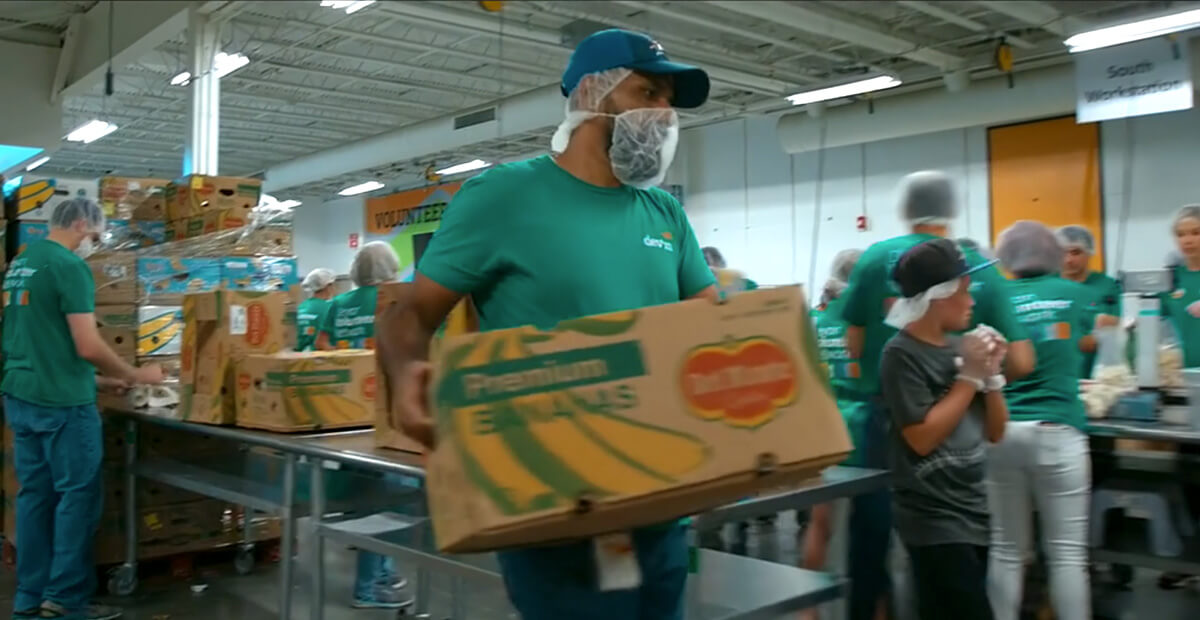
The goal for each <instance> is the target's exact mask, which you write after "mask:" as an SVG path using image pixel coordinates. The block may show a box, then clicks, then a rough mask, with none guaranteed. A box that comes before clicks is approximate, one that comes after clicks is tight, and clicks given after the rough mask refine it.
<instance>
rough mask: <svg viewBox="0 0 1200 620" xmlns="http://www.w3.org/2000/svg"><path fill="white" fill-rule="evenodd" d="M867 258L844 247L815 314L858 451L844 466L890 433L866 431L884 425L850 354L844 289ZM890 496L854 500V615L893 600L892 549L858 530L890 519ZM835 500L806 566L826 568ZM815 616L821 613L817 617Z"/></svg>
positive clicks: (809, 544)
mask: <svg viewBox="0 0 1200 620" xmlns="http://www.w3.org/2000/svg"><path fill="white" fill-rule="evenodd" d="M861 256H862V250H842V251H841V252H838V254H837V256H834V258H833V267H832V268H831V269H830V273H829V279H827V280H826V281H825V286H824V288H823V289H822V291H821V305H820V306H818V307H817V309H816V310H815V311H814V312H813V320H814V321H815V322H816V327H817V347H818V348H819V350H820V352H821V361H822V362H824V364H825V368H826V370H827V372H828V374H829V380H830V383H831V384H832V386H833V390H834V395H835V396H836V397H837V403H838V409H840V410H841V412H842V417H843V418H844V419H845V421H846V428H847V430H849V431H850V438H851V439H852V440H853V442H854V445H855V446H856V449H855V450H854V452H851V453H850V456H849V457H847V458H846V460H845V461H843V462H842V464H843V465H854V466H860V467H861V466H864V465H866V462H865V461H864V459H863V452H862V450H861V449H858V446H865V445H869V444H870V443H871V442H875V443H878V442H882V441H886V438H884V437H874V438H869V437H867V436H866V434H867V433H868V432H870V431H872V430H878V429H882V428H883V427H882V425H879V424H874V425H872V424H870V422H871V421H870V419H869V416H870V413H871V409H870V408H869V407H868V406H867V403H868V402H869V400H870V398H869V396H868V395H867V394H865V393H863V392H862V389H861V387H860V385H859V383H860V381H861V378H862V370H861V369H860V368H859V365H858V360H857V359H855V358H854V357H853V356H852V355H850V351H849V349H848V348H847V347H846V322H845V321H844V320H843V319H842V292H843V291H845V289H846V284H847V282H848V281H849V279H850V273H851V272H852V271H853V270H854V265H855V263H857V262H858V259H859V257H861ZM886 499H887V497H886V495H884V496H882V497H873V496H870V495H867V496H863V495H859V496H855V497H854V498H852V499H851V503H850V515H849V521H848V522H849V524H850V531H851V534H850V535H849V537H848V540H847V542H848V544H849V547H848V549H847V555H848V558H847V559H848V566H849V571H848V575H849V577H850V617H852V618H884V617H886V615H887V614H886V612H887V606H886V603H887V600H886V598H885V597H884V596H883V595H884V588H885V587H886V585H887V581H888V577H887V573H886V572H884V570H883V567H884V566H885V560H886V556H887V547H886V546H883V547H879V548H872V549H868V548H864V547H862V545H863V544H878V539H877V537H874V536H871V535H868V536H865V537H860V536H857V535H855V533H854V532H855V531H866V532H868V533H870V532H872V531H873V528H872V526H871V524H870V522H871V521H874V520H883V521H885V522H889V523H890V518H889V515H890V508H891V507H890V506H889V505H888V504H887V502H886ZM833 507H834V504H821V505H818V506H814V507H813V510H812V520H811V522H810V523H809V526H808V530H807V531H806V533H805V539H804V567H805V568H809V569H813V570H823V569H824V568H825V560H826V553H827V548H828V544H829V538H830V537H831V536H832V535H833ZM813 617H815V616H813Z"/></svg>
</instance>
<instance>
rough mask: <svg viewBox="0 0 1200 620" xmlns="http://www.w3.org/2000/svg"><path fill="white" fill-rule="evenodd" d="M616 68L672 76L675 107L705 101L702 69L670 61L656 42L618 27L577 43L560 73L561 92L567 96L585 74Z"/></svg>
mask: <svg viewBox="0 0 1200 620" xmlns="http://www.w3.org/2000/svg"><path fill="white" fill-rule="evenodd" d="M618 68H624V69H631V70H633V71H638V72H641V73H647V74H650V75H670V76H672V77H674V78H675V99H674V100H673V101H671V105H673V106H675V107H677V108H698V107H700V106H701V105H703V104H704V102H705V101H706V100H708V88H709V84H708V74H707V73H705V72H704V70H703V69H700V68H698V67H693V66H691V65H685V64H682V63H678V62H671V61H670V60H669V59H668V58H667V53H666V51H664V50H663V46H662V45H660V44H659V43H658V41H655V40H654V39H651V38H650V37H649V36H647V35H644V34H641V33H638V32H630V31H628V30H618V29H612V30H601V31H600V32H597V33H594V34H592V35H591V36H589V37H588V38H586V39H584V40H583V41H581V42H580V43H579V46H578V47H576V48H575V51H574V52H572V53H571V60H570V62H568V63H567V70H566V71H564V72H563V78H562V93H563V95H564V96H569V95H570V94H571V91H573V90H575V87H576V86H579V81H580V80H582V79H583V76H585V75H588V74H590V73H599V72H601V71H607V70H609V69H618Z"/></svg>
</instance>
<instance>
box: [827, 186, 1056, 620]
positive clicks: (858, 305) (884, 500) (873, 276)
mask: <svg viewBox="0 0 1200 620" xmlns="http://www.w3.org/2000/svg"><path fill="white" fill-rule="evenodd" d="M958 211H959V201H958V196H957V193H956V192H955V188H954V184H953V183H952V182H951V180H950V178H949V177H948V176H946V174H945V173H942V172H936V171H923V172H914V173H912V174H910V175H908V176H906V177H905V178H904V179H903V180H902V181H901V183H900V217H901V219H902V220H904V221H905V222H907V223H908V225H909V226H910V230H911V233H910V234H907V235H902V236H899V237H895V238H892V239H888V240H885V241H880V242H878V243H875V244H873V245H872V246H871V247H869V248H867V250H866V251H865V252H864V253H863V255H862V257H861V258H859V260H858V263H857V264H855V266H854V270H853V271H852V272H851V274H850V282H849V286H848V287H847V288H846V291H845V293H843V294H842V300H841V305H842V319H843V320H845V322H846V325H847V327H846V346H847V349H848V350H849V352H850V355H851V356H852V358H853V359H857V360H858V365H859V369H860V371H861V372H862V376H861V377H860V378H859V380H858V382H857V383H858V388H857V389H858V391H859V392H860V393H861V396H860V398H861V399H862V402H863V404H862V407H863V408H864V409H866V410H867V414H866V417H867V418H868V419H869V420H870V421H869V422H868V430H867V432H865V433H864V434H863V437H862V444H861V445H857V446H855V449H856V451H857V452H858V453H859V454H860V459H861V462H862V463H863V464H864V465H866V466H868V467H876V468H882V469H886V468H888V467H889V463H888V454H887V445H888V442H887V440H886V438H887V435H888V432H887V424H888V417H887V414H886V413H885V410H884V408H883V403H882V402H881V399H880V385H879V360H880V356H881V354H882V353H883V347H884V345H885V344H887V342H888V340H889V339H891V338H892V336H894V335H895V334H896V331H897V330H896V328H895V327H893V326H892V325H890V324H889V323H888V322H886V321H885V319H886V318H887V316H888V312H889V311H890V310H891V309H892V307H893V305H894V304H895V303H896V302H897V300H898V299H899V298H900V297H901V295H900V291H899V289H898V288H897V285H896V283H895V282H894V281H893V280H892V277H891V273H892V270H893V268H894V267H895V265H896V262H897V261H898V260H899V259H900V256H901V255H903V254H904V253H905V252H906V251H907V250H909V249H911V248H913V247H914V246H916V245H919V244H921V243H923V242H925V241H930V240H933V239H937V238H939V237H946V236H947V232H948V231H949V226H950V222H951V221H952V220H953V219H954V218H955V217H956V216H957V215H958ZM964 255H965V258H966V261H967V264H968V265H970V266H972V267H973V268H974V267H977V266H979V265H982V264H984V263H986V262H987V261H986V260H985V259H984V258H983V257H982V256H980V255H979V254H978V253H976V252H973V251H970V250H964ZM1004 287H1005V281H1004V277H1003V276H1001V275H1000V272H999V271H998V270H997V269H996V268H995V267H993V266H987V267H985V268H983V269H982V270H980V271H978V272H977V273H975V274H974V275H973V276H972V277H971V285H970V293H971V296H972V298H973V299H974V300H975V304H976V305H975V311H974V313H973V314H972V321H971V325H977V324H979V323H986V324H988V325H991V326H992V327H994V328H996V329H998V330H999V331H1000V332H1001V333H1002V334H1003V335H1004V337H1005V338H1006V339H1007V340H1008V341H1009V343H1010V345H1009V349H1008V360H1007V364H1008V367H1007V370H1008V372H1009V373H1011V374H1013V375H1014V376H1020V375H1024V374H1026V373H1028V372H1029V371H1030V370H1032V369H1033V347H1032V345H1031V344H1030V343H1029V336H1028V335H1027V334H1026V333H1025V330H1024V328H1023V327H1021V325H1020V324H1019V323H1017V320H1016V317H1015V316H1014V315H1013V309H1012V303H1011V302H1010V301H1009V299H1008V296H1007V295H1006V294H1005V291H1004ZM890 495H891V494H890V492H889V491H880V492H877V493H875V494H872V495H871V496H869V497H867V498H859V499H857V500H856V502H857V505H858V506H860V507H862V508H861V509H862V510H866V508H865V507H864V504H865V503H868V502H873V504H871V505H872V506H874V509H873V510H874V512H876V513H877V514H878V515H879V517H878V518H875V519H864V520H862V521H858V522H855V523H852V524H851V528H850V540H851V541H855V538H858V541H857V542H854V545H855V546H856V547H860V546H861V549H862V553H863V557H862V558H860V559H859V562H860V564H863V565H866V564H867V563H868V562H872V563H873V562H879V564H878V565H877V566H876V565H872V566H871V567H870V568H869V569H868V568H864V569H863V570H864V572H867V573H868V574H871V575H880V574H884V575H886V573H885V567H884V566H883V561H884V560H885V559H886V554H887V548H888V543H889V541H890V534H891V499H890ZM877 580H878V581H879V582H880V584H881V585H879V586H873V587H875V588H877V589H879V590H880V591H881V592H886V590H887V586H888V584H887V580H886V579H885V578H879V579H877ZM856 583H861V582H856ZM859 588H860V589H863V588H865V587H864V586H861V585H860V586H859ZM859 609H860V612H859V614H858V615H856V616H853V617H852V620H853V618H867V617H870V616H869V615H866V614H870V613H873V611H874V608H873V607H870V608H867V607H860V608H859Z"/></svg>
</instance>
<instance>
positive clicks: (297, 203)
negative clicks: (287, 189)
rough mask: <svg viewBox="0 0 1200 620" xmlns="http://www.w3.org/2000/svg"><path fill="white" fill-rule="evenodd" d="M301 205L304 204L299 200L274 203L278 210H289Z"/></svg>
mask: <svg viewBox="0 0 1200 620" xmlns="http://www.w3.org/2000/svg"><path fill="white" fill-rule="evenodd" d="M302 204H304V203H302V202H300V201H299V200H284V201H281V202H277V203H275V206H277V207H279V208H280V209H291V208H292V207H298V206H300V205H302Z"/></svg>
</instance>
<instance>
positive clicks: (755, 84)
mask: <svg viewBox="0 0 1200 620" xmlns="http://www.w3.org/2000/svg"><path fill="white" fill-rule="evenodd" d="M381 10H383V11H385V12H389V13H391V14H393V15H399V16H406V17H409V18H414V19H418V20H425V21H427V22H430V23H435V24H438V25H439V26H442V27H444V28H447V29H450V30H457V31H459V32H482V33H484V34H490V35H493V36H498V37H501V36H502V40H503V41H505V42H514V43H517V44H524V45H528V46H531V47H534V48H536V49H540V50H543V51H547V52H550V53H553V54H555V55H556V56H558V57H559V58H563V59H564V61H565V59H566V57H567V56H569V55H570V53H571V50H569V49H567V48H565V47H563V44H562V34H561V33H558V32H556V31H552V30H544V29H538V28H534V27H532V26H520V25H513V24H509V23H507V22H506V23H504V25H503V28H501V27H500V22H498V21H497V22H495V23H493V22H492V20H489V19H486V18H478V17H471V16H469V15H467V14H465V13H463V12H461V11H454V12H449V11H442V10H440V8H439V7H433V6H426V5H417V4H413V3H404V2H401V3H393V4H388V5H385V6H384V7H382V8H381ZM672 58H675V59H676V60H680V61H684V62H691V63H695V64H700V65H703V66H704V69H705V71H707V72H708V76H709V78H711V79H712V81H713V82H714V83H716V84H718V85H721V86H725V87H727V88H728V87H732V88H736V89H741V90H751V91H756V92H759V93H762V94H765V95H778V94H784V93H788V92H790V91H791V90H792V88H793V86H794V85H793V84H791V83H789V82H785V81H782V80H777V79H773V78H767V77H762V76H760V75H753V74H750V73H747V72H745V71H744V70H734V69H729V68H726V67H723V66H721V65H720V64H717V63H716V62H715V61H713V62H709V61H706V60H704V59H699V58H696V57H695V55H694V54H688V53H679V54H672ZM723 61H724V62H726V63H727V62H728V61H729V59H728V58H725V59H724V60H723ZM760 68H761V67H760ZM743 69H744V68H743Z"/></svg>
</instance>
